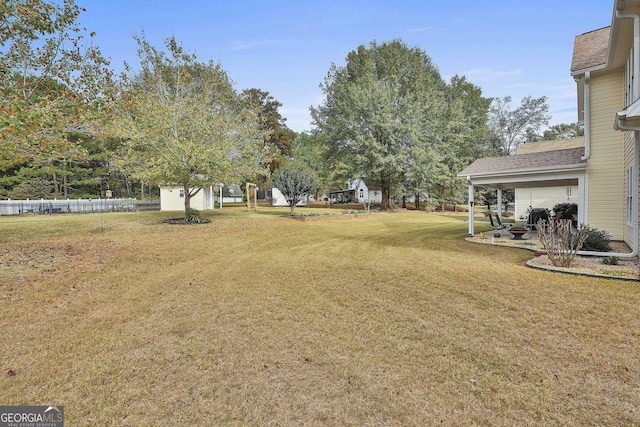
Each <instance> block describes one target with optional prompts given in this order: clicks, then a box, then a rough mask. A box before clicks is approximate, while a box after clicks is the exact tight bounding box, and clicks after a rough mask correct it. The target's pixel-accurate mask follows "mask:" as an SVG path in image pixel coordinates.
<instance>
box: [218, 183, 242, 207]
mask: <svg viewBox="0 0 640 427" xmlns="http://www.w3.org/2000/svg"><path fill="white" fill-rule="evenodd" d="M226 188H227V191H224V190H223V191H222V202H223V203H242V202H244V193H243V192H242V189H241V188H240V186H239V185H238V184H229V185H228V186H227V187H226Z"/></svg>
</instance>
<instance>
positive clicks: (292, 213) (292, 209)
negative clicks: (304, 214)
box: [289, 200, 296, 216]
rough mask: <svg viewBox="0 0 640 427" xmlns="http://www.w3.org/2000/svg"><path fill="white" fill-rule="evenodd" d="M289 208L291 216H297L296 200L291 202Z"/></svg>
mask: <svg viewBox="0 0 640 427" xmlns="http://www.w3.org/2000/svg"><path fill="white" fill-rule="evenodd" d="M289 207H290V208H291V216H293V215H295V214H294V210H295V209H296V201H295V200H292V201H290V202H289Z"/></svg>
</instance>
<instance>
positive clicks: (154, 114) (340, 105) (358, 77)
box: [0, 0, 580, 211]
mask: <svg viewBox="0 0 640 427" xmlns="http://www.w3.org/2000/svg"><path fill="white" fill-rule="evenodd" d="M82 12H83V9H82V8H80V7H79V6H77V5H76V4H75V3H74V2H73V0H64V2H63V3H62V4H60V3H58V2H47V1H45V0H29V1H26V0H10V1H8V2H3V3H2V4H1V5H0V18H1V19H0V84H1V88H0V89H1V98H0V198H40V197H97V196H100V197H104V191H105V190H106V189H109V190H111V191H112V193H113V194H114V195H115V196H122V197H131V196H135V197H146V196H153V197H157V191H158V190H157V188H158V187H157V186H158V184H161V183H165V184H169V183H170V184H173V185H179V186H181V187H182V188H183V189H184V192H185V211H188V209H189V207H190V206H189V201H190V199H191V197H193V196H195V194H197V192H198V191H200V190H199V189H200V188H202V187H204V186H206V185H208V184H210V183H212V182H222V183H237V182H242V181H246V180H249V181H252V182H258V183H259V184H260V186H261V188H263V189H264V188H267V187H268V185H269V184H270V177H271V176H272V175H274V174H276V172H278V171H279V170H280V169H283V165H286V164H288V163H295V164H296V168H297V169H296V170H298V171H301V170H304V171H310V170H311V171H313V175H314V177H313V179H312V180H307V182H308V183H309V182H313V183H314V184H317V185H315V187H316V188H317V189H319V190H318V194H319V193H320V192H321V190H323V189H324V190H326V189H331V188H333V189H337V188H342V186H343V184H344V182H345V181H346V180H347V179H349V178H355V177H363V178H365V179H366V181H367V184H368V185H369V186H370V187H372V186H373V187H377V188H379V189H380V190H381V191H382V195H383V203H382V208H383V209H386V208H389V207H391V205H392V200H393V199H394V198H397V197H401V196H406V195H411V196H416V197H417V198H418V199H417V200H418V201H419V200H420V199H419V198H420V196H421V195H423V194H428V195H429V197H430V198H433V199H434V200H448V201H457V199H458V198H459V197H460V194H461V192H460V186H461V183H460V182H459V180H458V179H456V176H455V175H456V173H457V172H458V171H459V170H461V169H462V168H463V167H464V166H466V165H467V164H469V163H470V162H471V161H473V160H475V159H476V158H478V157H482V156H487V155H507V154H512V153H513V152H514V150H515V147H516V146H517V144H518V143H522V142H524V141H531V140H535V139H540V138H543V137H544V138H545V139H551V138H553V137H567V136H571V135H574V134H576V132H577V133H579V132H580V128H579V126H577V125H575V124H572V125H558V126H557V127H556V128H555V129H554V127H552V128H550V129H548V130H546V131H545V134H543V135H540V130H541V129H542V128H543V127H544V126H546V125H547V124H548V122H549V116H548V106H547V104H546V98H544V97H541V98H531V97H527V98H525V99H523V100H522V101H521V103H520V105H519V106H518V107H516V108H512V107H511V101H512V100H511V98H509V97H504V98H501V99H491V98H487V97H483V96H482V91H481V89H480V88H479V87H478V86H476V85H474V84H472V83H470V82H468V81H467V79H466V78H465V77H464V76H454V77H452V78H451V79H450V81H449V82H446V81H444V80H443V79H442V77H441V76H440V74H439V71H438V69H437V66H436V65H435V64H433V62H432V60H431V58H430V57H429V56H428V55H427V54H426V53H425V52H424V51H422V50H420V49H419V48H416V47H409V46H407V45H406V44H405V43H404V42H403V41H401V40H393V41H391V42H386V43H380V44H379V43H377V42H375V41H374V42H371V43H370V44H369V45H368V46H364V45H363V46H359V47H357V48H356V49H355V50H354V51H352V52H350V53H349V54H348V55H347V58H346V61H345V65H344V66H337V65H336V64H332V65H331V66H330V68H329V73H328V75H327V77H326V79H325V81H324V82H323V84H322V85H321V87H322V91H323V94H324V96H325V100H324V101H323V102H322V103H321V104H320V105H318V106H315V107H311V114H312V118H313V123H312V124H313V128H312V130H311V131H310V132H304V133H300V134H296V133H295V132H293V131H292V130H291V129H289V128H288V127H287V126H286V119H285V118H283V117H282V116H281V114H280V113H279V108H280V107H281V106H282V104H281V103H279V102H278V101H277V100H275V99H274V98H273V97H272V96H271V95H270V94H269V93H268V92H267V91H264V90H261V89H258V88H251V89H245V90H243V91H240V92H238V91H237V90H236V89H235V88H234V86H233V83H232V79H231V78H230V76H229V75H228V73H227V72H226V71H225V70H224V68H223V67H222V65H221V64H219V63H214V62H213V61H208V62H202V61H200V60H198V58H197V57H196V55H195V54H193V53H192V52H190V51H188V50H187V49H185V48H184V47H183V46H182V45H181V44H180V43H179V42H178V41H177V40H176V39H175V38H173V37H170V38H168V39H167V40H166V41H165V44H164V46H162V47H160V48H159V47H155V46H152V45H151V44H150V43H149V42H148V41H147V40H146V38H145V35H144V33H141V34H139V35H137V36H135V40H136V42H137V45H138V59H139V64H138V65H137V66H135V67H134V66H130V65H129V64H125V67H124V71H123V72H122V73H121V74H119V75H116V74H115V73H114V71H113V70H112V69H111V68H110V64H109V61H108V60H107V59H105V57H104V56H103V54H102V52H101V51H100V49H99V47H97V46H96V45H95V43H93V42H92V38H93V37H94V35H95V34H93V33H91V32H88V31H87V30H86V29H84V28H83V27H82V26H81V25H80V23H79V21H80V19H79V18H80V15H81V13H82ZM301 165H304V166H305V167H304V168H301ZM281 175H282V174H281Z"/></svg>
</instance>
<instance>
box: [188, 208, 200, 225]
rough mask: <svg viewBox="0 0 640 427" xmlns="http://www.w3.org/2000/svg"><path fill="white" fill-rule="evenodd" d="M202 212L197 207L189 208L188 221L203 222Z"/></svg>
mask: <svg viewBox="0 0 640 427" xmlns="http://www.w3.org/2000/svg"><path fill="white" fill-rule="evenodd" d="M202 220H203V218H202V214H201V213H200V211H199V210H197V209H189V210H188V211H187V222H189V223H193V224H200V223H201V222H202Z"/></svg>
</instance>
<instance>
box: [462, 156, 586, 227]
mask: <svg viewBox="0 0 640 427" xmlns="http://www.w3.org/2000/svg"><path fill="white" fill-rule="evenodd" d="M583 155H584V147H579V148H571V149H565V150H554V151H544V152H537V153H529V154H516V155H512V156H499V157H485V158H482V159H478V160H476V161H475V162H473V163H472V164H470V165H469V166H467V167H466V168H465V169H464V170H462V171H461V172H460V173H459V174H458V177H460V178H463V179H466V180H467V184H468V187H469V236H474V235H475V224H474V213H475V212H474V209H475V200H474V198H475V194H474V193H475V188H476V187H484V188H495V189H497V193H498V206H502V192H503V190H507V189H515V188H534V187H556V186H569V185H577V187H578V193H579V194H578V199H579V203H578V223H585V224H586V223H587V222H588V218H587V197H586V176H587V174H586V169H587V161H586V160H584V159H583ZM533 207H534V208H535V207H540V206H533ZM498 215H499V216H500V220H502V209H498Z"/></svg>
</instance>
